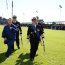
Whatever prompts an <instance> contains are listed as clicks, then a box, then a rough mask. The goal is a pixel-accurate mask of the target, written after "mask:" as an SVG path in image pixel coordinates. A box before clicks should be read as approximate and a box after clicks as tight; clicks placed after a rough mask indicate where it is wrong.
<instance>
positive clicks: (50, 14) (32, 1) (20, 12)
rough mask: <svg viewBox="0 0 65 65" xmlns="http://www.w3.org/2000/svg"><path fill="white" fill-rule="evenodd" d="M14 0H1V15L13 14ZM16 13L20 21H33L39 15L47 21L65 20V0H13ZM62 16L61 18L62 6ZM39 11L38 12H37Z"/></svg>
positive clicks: (9, 15)
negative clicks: (12, 3) (12, 5)
mask: <svg viewBox="0 0 65 65" xmlns="http://www.w3.org/2000/svg"><path fill="white" fill-rule="evenodd" d="M11 2H12V0H7V3H8V9H7V6H6V0H0V16H2V17H5V18H9V17H11V16H12V14H11V13H12V10H11ZM13 2H14V7H13V8H14V15H16V16H17V19H18V21H20V22H31V18H32V17H35V16H39V18H40V19H44V21H45V22H50V21H59V20H62V21H65V0H13ZM59 5H62V8H61V18H60V7H59ZM36 11H38V12H36Z"/></svg>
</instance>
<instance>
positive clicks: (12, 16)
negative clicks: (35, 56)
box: [12, 0, 13, 17]
mask: <svg viewBox="0 0 65 65" xmlns="http://www.w3.org/2000/svg"><path fill="white" fill-rule="evenodd" d="M12 17H13V0H12Z"/></svg>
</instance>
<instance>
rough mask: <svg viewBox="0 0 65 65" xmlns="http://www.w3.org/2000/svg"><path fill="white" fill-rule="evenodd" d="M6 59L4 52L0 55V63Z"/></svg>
mask: <svg viewBox="0 0 65 65" xmlns="http://www.w3.org/2000/svg"><path fill="white" fill-rule="evenodd" d="M6 59H7V57H6V56H5V52H4V53H0V63H2V62H4V61H5V60H6Z"/></svg>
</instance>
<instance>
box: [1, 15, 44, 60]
mask: <svg viewBox="0 0 65 65" xmlns="http://www.w3.org/2000/svg"><path fill="white" fill-rule="evenodd" d="M31 21H32V24H30V25H29V26H28V31H27V40H29V42H30V60H31V61H33V60H34V57H35V55H36V51H37V50H38V45H39V42H40V40H41V38H42V40H43V41H44V35H43V34H44V29H43V25H41V23H38V22H37V21H38V19H37V18H36V17H33V18H32V19H31ZM19 34H22V30H21V25H20V22H18V21H17V17H16V16H13V18H12V19H11V18H9V19H8V24H7V25H5V26H4V29H3V32H2V37H3V38H4V43H5V44H7V46H8V49H7V52H6V54H5V55H6V56H7V57H9V56H10V54H11V53H12V52H13V51H14V41H15V40H16V45H17V47H18V49H20V46H19V45H20V42H19ZM23 43H24V42H23ZM43 44H44V43H43Z"/></svg>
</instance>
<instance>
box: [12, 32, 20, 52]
mask: <svg viewBox="0 0 65 65" xmlns="http://www.w3.org/2000/svg"><path fill="white" fill-rule="evenodd" d="M15 41H16V46H17V48H18V49H19V48H20V47H19V45H20V42H19V32H17V33H16V39H15ZM12 50H13V51H14V44H13V46H12Z"/></svg>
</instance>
